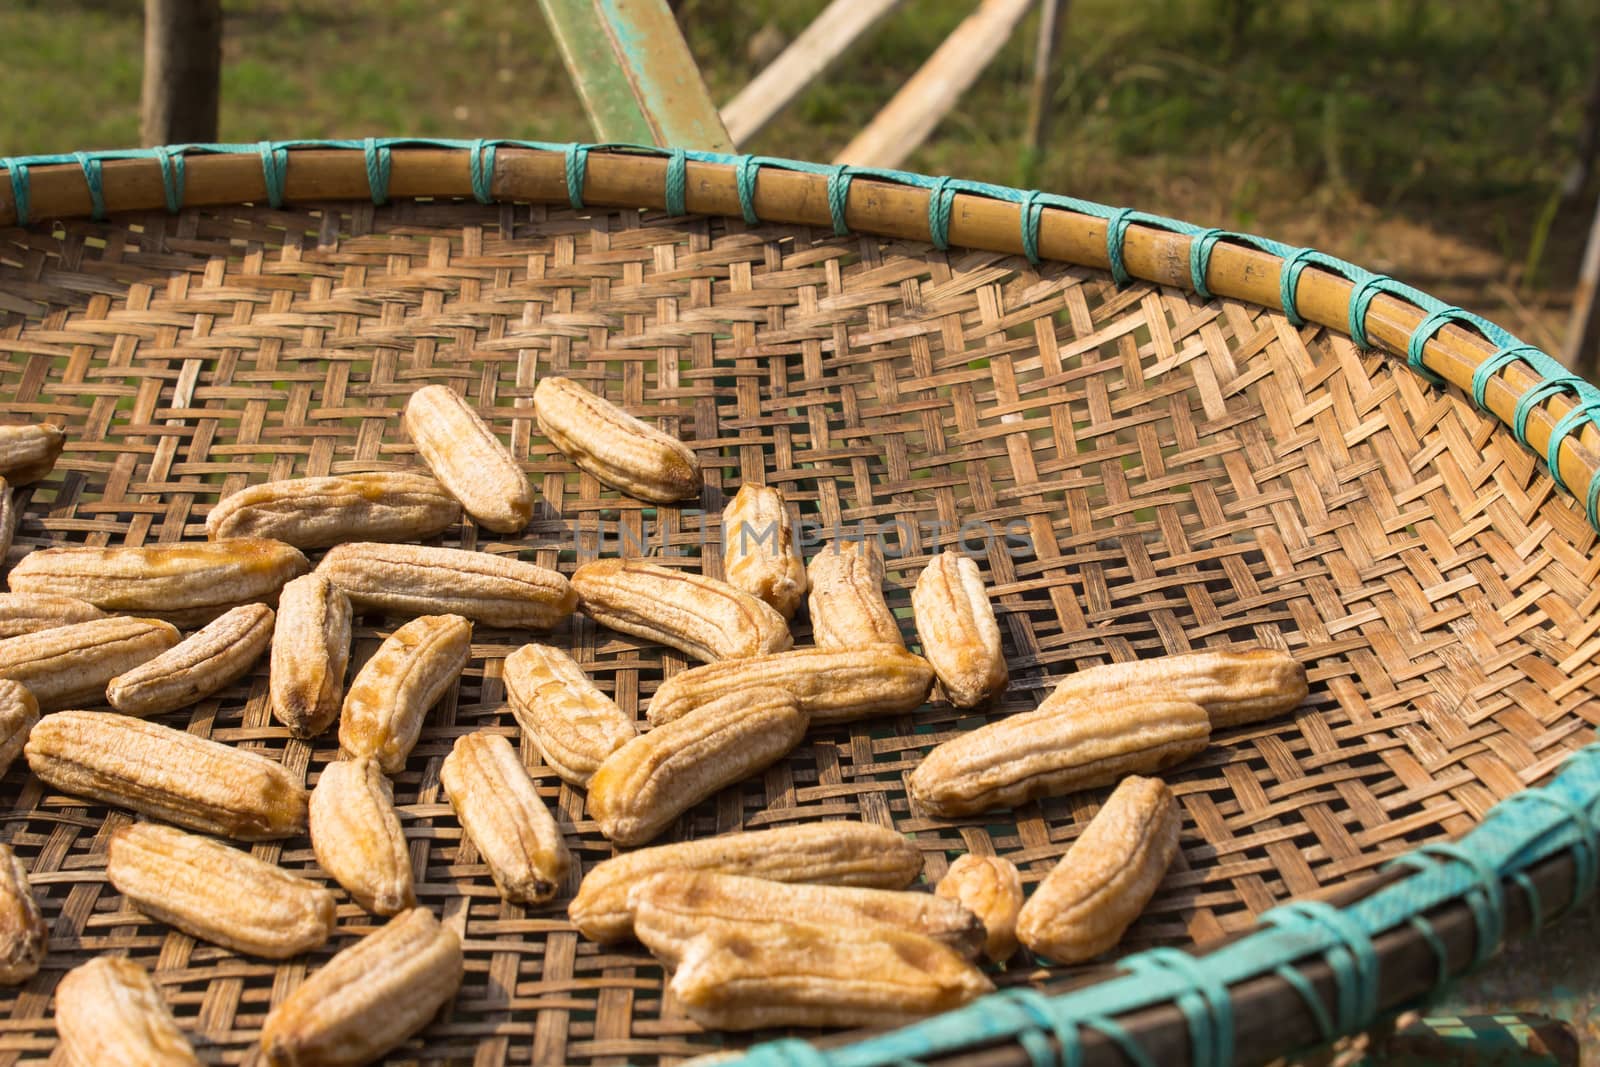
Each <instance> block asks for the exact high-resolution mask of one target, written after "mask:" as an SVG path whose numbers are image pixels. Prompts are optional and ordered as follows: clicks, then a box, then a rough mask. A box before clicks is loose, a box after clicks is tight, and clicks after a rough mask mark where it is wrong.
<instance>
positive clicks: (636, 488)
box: [533, 378, 701, 504]
mask: <svg viewBox="0 0 1600 1067" xmlns="http://www.w3.org/2000/svg"><path fill="white" fill-rule="evenodd" d="M533 407H534V413H535V415H536V416H537V417H538V420H539V432H540V433H542V434H544V435H545V436H546V437H548V438H549V439H550V443H551V444H553V445H555V446H556V447H557V448H559V449H560V450H561V451H562V452H563V453H564V454H565V455H566V457H567V458H568V459H570V460H572V462H574V463H576V464H577V465H578V468H579V469H580V470H585V471H588V472H589V473H590V474H592V475H594V476H595V477H596V478H598V479H600V481H602V482H604V483H605V484H607V485H609V486H613V487H614V488H617V489H621V490H622V491H623V492H624V493H627V494H628V495H629V496H634V497H638V498H639V499H640V500H649V501H652V502H654V503H657V504H670V503H672V502H673V501H675V500H690V499H693V498H694V497H697V496H699V495H700V482H701V477H700V461H699V460H698V459H696V458H695V454H694V450H693V449H691V448H690V447H689V446H688V445H686V444H684V443H683V442H682V441H680V440H678V439H677V438H676V437H673V436H671V435H670V434H665V433H662V432H661V431H660V430H658V429H656V428H655V427H654V426H650V425H648V424H646V423H644V422H641V421H639V420H638V419H636V418H634V417H633V416H632V415H629V414H628V413H627V412H626V411H623V410H622V409H621V408H619V407H617V406H616V405H615V404H613V403H611V401H609V400H607V399H605V398H604V397H601V396H596V395H595V394H594V393H591V392H590V391H589V390H587V389H585V388H584V387H583V386H581V385H579V384H578V383H577V382H574V381H572V380H571V379H568V378H544V379H542V380H541V381H540V382H539V384H538V386H536V387H535V388H534V390H533Z"/></svg>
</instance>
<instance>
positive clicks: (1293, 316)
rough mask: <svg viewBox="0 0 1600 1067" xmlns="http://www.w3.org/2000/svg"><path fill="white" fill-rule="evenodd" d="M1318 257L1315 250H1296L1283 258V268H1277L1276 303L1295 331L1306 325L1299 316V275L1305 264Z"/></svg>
mask: <svg viewBox="0 0 1600 1067" xmlns="http://www.w3.org/2000/svg"><path fill="white" fill-rule="evenodd" d="M1320 255H1321V253H1319V252H1318V251H1317V250H1316V249H1315V248H1297V249H1295V251H1293V252H1291V253H1290V254H1289V255H1287V256H1284V257H1283V266H1282V267H1280V268H1278V303H1279V304H1280V305H1282V307H1283V313H1284V315H1285V316H1286V317H1287V318H1288V320H1289V322H1290V324H1291V325H1293V326H1294V327H1295V328H1296V329H1299V328H1300V327H1302V326H1304V325H1305V324H1306V320H1305V317H1304V316H1303V315H1301V314H1300V297H1299V293H1300V275H1301V273H1303V272H1304V271H1305V269H1306V264H1307V263H1309V262H1311V261H1312V260H1313V259H1316V258H1317V257H1319V256H1320Z"/></svg>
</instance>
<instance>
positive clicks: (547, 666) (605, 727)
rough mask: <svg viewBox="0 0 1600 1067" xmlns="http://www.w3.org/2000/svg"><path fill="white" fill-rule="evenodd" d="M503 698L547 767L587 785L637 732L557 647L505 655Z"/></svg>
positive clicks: (534, 647)
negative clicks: (606, 759)
mask: <svg viewBox="0 0 1600 1067" xmlns="http://www.w3.org/2000/svg"><path fill="white" fill-rule="evenodd" d="M504 673H505V684H506V697H507V699H508V701H509V702H510V704H511V710H512V712H513V713H514V714H515V715H516V717H517V722H518V723H519V724H520V725H521V726H522V730H523V732H524V733H525V734H526V735H527V736H528V737H529V738H530V739H532V741H533V743H534V745H535V746H536V747H537V748H538V749H539V755H540V756H542V757H543V758H544V762H545V763H546V765H548V766H549V767H550V769H551V770H553V771H555V772H556V773H557V774H559V775H560V776H561V777H562V778H564V779H566V780H567V781H569V782H571V783H572V784H573V785H576V786H586V785H588V784H589V779H590V778H592V777H594V772H595V771H597V770H599V769H600V764H601V763H603V762H604V761H605V758H606V757H607V756H609V755H611V753H613V752H615V751H616V750H617V749H619V748H621V747H622V746H623V745H625V744H626V743H627V742H628V741H630V740H632V739H633V737H634V735H635V734H636V733H638V731H637V730H635V729H634V728H633V719H632V718H630V717H629V716H628V715H627V713H625V712H624V711H623V710H622V709H621V708H619V707H617V705H616V703H615V702H614V701H613V700H612V699H611V698H610V697H608V696H606V695H605V694H604V693H602V692H600V690H599V689H598V688H597V687H596V686H595V684H594V683H593V682H591V681H590V680H589V676H588V675H586V674H584V673H583V668H582V667H580V666H578V664H577V663H576V662H574V661H573V659H572V657H571V656H569V655H567V654H566V653H565V652H563V651H561V650H560V649H559V648H551V647H550V646H549V645H523V646H522V647H521V648H519V649H517V650H516V651H515V652H513V653H511V655H509V656H507V657H506V660H505V666H504Z"/></svg>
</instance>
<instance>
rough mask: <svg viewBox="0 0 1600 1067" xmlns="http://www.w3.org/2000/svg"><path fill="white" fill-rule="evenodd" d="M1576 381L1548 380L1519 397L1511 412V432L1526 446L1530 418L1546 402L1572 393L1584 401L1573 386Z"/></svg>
mask: <svg viewBox="0 0 1600 1067" xmlns="http://www.w3.org/2000/svg"><path fill="white" fill-rule="evenodd" d="M1576 380H1577V379H1573V380H1570V381H1569V380H1565V379H1559V378H1553V379H1547V380H1546V381H1542V382H1540V383H1539V384H1538V385H1536V386H1534V387H1533V388H1532V389H1529V390H1528V391H1527V392H1526V393H1523V394H1522V395H1521V396H1519V397H1517V406H1516V407H1515V408H1514V409H1512V412H1511V432H1512V434H1513V435H1515V437H1516V439H1517V440H1518V441H1520V442H1522V443H1523V444H1524V445H1526V444H1527V443H1528V416H1529V415H1531V414H1533V409H1534V408H1536V407H1538V406H1539V405H1540V404H1542V403H1544V402H1545V401H1546V400H1549V399H1550V398H1551V397H1553V396H1555V395H1556V394H1557V393H1572V394H1573V395H1574V396H1577V397H1578V398H1579V399H1582V396H1583V394H1582V393H1581V392H1580V391H1579V389H1578V388H1577V386H1576V385H1574V384H1573V382H1574V381H1576Z"/></svg>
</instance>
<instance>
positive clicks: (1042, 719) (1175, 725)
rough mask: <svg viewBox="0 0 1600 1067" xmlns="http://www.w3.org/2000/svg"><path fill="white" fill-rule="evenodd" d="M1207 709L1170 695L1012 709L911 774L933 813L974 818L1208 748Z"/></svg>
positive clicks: (921, 801) (910, 782)
mask: <svg viewBox="0 0 1600 1067" xmlns="http://www.w3.org/2000/svg"><path fill="white" fill-rule="evenodd" d="M1210 737H1211V720H1210V719H1209V718H1208V717H1207V716H1206V710H1205V709H1204V708H1202V707H1201V706H1200V705H1198V704H1194V703H1191V702H1189V701H1187V700H1184V699H1182V698H1181V697H1175V696H1173V695H1172V694H1170V693H1161V692H1154V693H1143V692H1140V693H1130V694H1129V695H1127V696H1126V697H1123V698H1121V699H1117V700H1110V701H1106V700H1092V701H1091V700H1084V701H1081V702H1078V703H1075V704H1073V705H1072V706H1071V707H1070V708H1068V707H1066V706H1065V705H1062V706H1059V707H1057V708H1055V709H1052V710H1051V711H1045V712H1040V711H1031V712H1026V713H1024V714H1021V715H1012V716H1010V717H1009V718H1005V719H1001V720H999V721H998V722H992V723H989V724H988V725H987V726H981V727H979V728H978V729H976V730H970V731H968V732H966V733H964V734H960V735H958V736H956V737H954V738H952V739H951V740H949V741H946V742H944V743H943V744H941V745H937V746H935V747H934V749H933V751H932V752H929V753H928V755H927V757H926V758H925V759H924V760H923V761H922V762H921V763H920V764H918V765H917V769H916V770H914V771H912V772H911V775H910V776H909V777H908V778H907V779H906V787H907V790H908V792H909V793H910V795H911V797H912V799H913V800H915V801H916V803H917V804H918V805H919V806H921V808H922V809H923V810H924V811H926V812H928V813H929V814H931V815H939V816H945V817H949V816H955V815H973V814H976V813H978V812H980V811H988V810H989V809H991V808H1004V807H1016V806H1017V805H1018V804H1021V803H1023V802H1024V801H1028V800H1033V799H1035V798H1037V797H1052V796H1061V795H1062V794H1064V793H1071V792H1075V791H1077V790H1080V789H1093V788H1095V787H1096V786H1102V785H1110V784H1111V783H1113V782H1117V781H1120V780H1121V779H1122V778H1123V777H1124V776H1126V775H1129V774H1152V773H1154V772H1156V771H1161V770H1165V769H1166V768H1168V767H1171V766H1174V765H1175V764H1178V763H1182V762H1183V761H1184V760H1186V759H1188V758H1189V757H1190V756H1193V755H1195V754H1196V753H1198V752H1200V751H1201V750H1202V749H1204V748H1205V747H1206V742H1207V741H1208V740H1209V739H1210Z"/></svg>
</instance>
